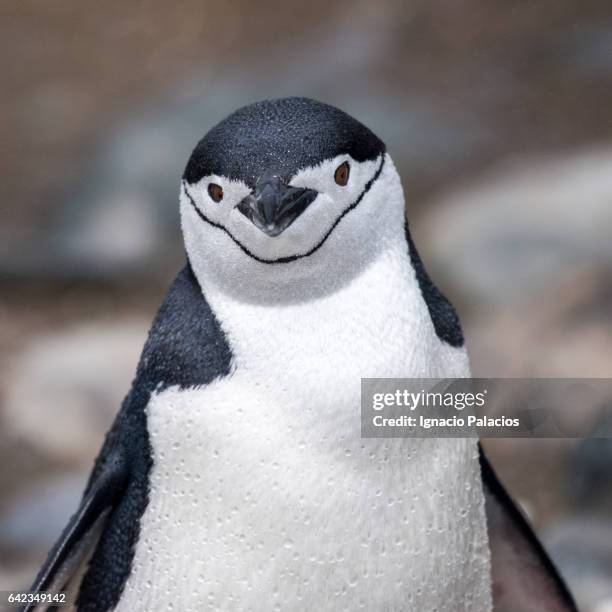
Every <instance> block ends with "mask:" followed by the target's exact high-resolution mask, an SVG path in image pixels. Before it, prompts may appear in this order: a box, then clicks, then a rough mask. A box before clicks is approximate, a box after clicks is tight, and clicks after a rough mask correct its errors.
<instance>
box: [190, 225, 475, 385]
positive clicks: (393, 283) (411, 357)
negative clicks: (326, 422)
mask: <svg viewBox="0 0 612 612" xmlns="http://www.w3.org/2000/svg"><path fill="white" fill-rule="evenodd" d="M202 280H204V282H202ZM202 280H200V283H201V286H202V290H203V293H204V295H205V297H206V299H207V300H208V302H209V304H210V305H211V307H212V309H213V311H214V312H215V315H216V317H217V319H218V320H219V323H220V325H221V327H222V329H223V330H224V332H225V333H226V335H227V336H228V340H229V345H230V347H231V350H232V354H233V358H234V366H235V368H236V369H237V370H239V371H241V372H245V371H246V372H249V373H251V374H252V375H253V376H254V377H255V379H257V380H259V381H266V384H267V383H269V385H270V386H273V385H274V384H278V381H283V384H288V385H296V386H297V387H301V386H304V387H305V388H308V387H309V386H312V385H314V386H316V387H319V388H321V387H323V386H325V385H326V384H329V385H330V387H331V388H332V389H338V388H341V387H342V385H343V384H350V385H351V387H353V386H356V387H355V388H357V387H358V386H359V381H360V378H362V377H418V376H423V375H427V376H449V377H450V376H464V375H466V374H467V359H466V358H465V357H464V354H465V351H463V349H461V350H460V351H457V350H454V349H453V350H452V351H451V353H452V354H450V353H449V349H451V347H448V345H445V344H443V343H441V342H440V341H439V339H438V338H437V336H436V334H435V330H434V328H433V324H432V322H431V319H430V316H429V312H428V310H427V306H426V304H425V302H424V300H423V297H422V295H421V291H420V288H419V285H418V281H417V279H416V274H415V271H414V268H413V267H412V264H411V261H410V258H409V255H408V247H407V244H406V241H405V238H404V237H403V236H402V239H401V240H399V239H398V240H390V241H388V242H387V243H386V246H385V248H384V249H382V250H381V251H380V252H379V253H378V254H377V256H376V257H375V258H373V259H372V260H371V261H370V262H369V263H368V265H366V266H365V267H363V269H362V270H361V271H360V272H359V273H358V274H354V275H353V276H352V278H351V279H350V281H349V282H347V283H345V284H344V285H342V286H341V287H339V288H338V289H337V290H335V291H333V292H330V293H324V294H322V295H320V296H318V297H314V298H313V297H311V299H308V300H305V301H301V302H299V301H295V302H290V301H286V302H283V301H280V302H279V303H277V304H269V303H253V302H250V301H244V300H240V299H237V298H236V297H235V296H233V295H231V294H227V293H225V292H224V291H222V290H221V289H219V288H218V287H216V286H215V285H213V284H209V285H207V284H206V282H205V279H202Z"/></svg>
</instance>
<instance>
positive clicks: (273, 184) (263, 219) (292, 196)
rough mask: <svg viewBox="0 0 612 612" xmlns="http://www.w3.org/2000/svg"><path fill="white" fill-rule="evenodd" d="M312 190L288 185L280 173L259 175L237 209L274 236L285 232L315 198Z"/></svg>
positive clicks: (315, 195) (258, 226)
mask: <svg viewBox="0 0 612 612" xmlns="http://www.w3.org/2000/svg"><path fill="white" fill-rule="evenodd" d="M317 195H318V194H317V192H316V191H314V190H313V189H302V188H299V187H290V186H289V185H286V184H285V183H283V181H282V179H281V177H280V176H277V175H274V174H271V175H265V176H262V177H261V178H260V179H259V180H258V181H257V184H256V185H255V191H254V192H253V193H252V194H250V195H248V196H246V198H243V199H242V200H241V201H240V202H239V203H238V205H237V206H236V208H237V209H238V210H239V211H240V212H241V213H242V214H243V215H244V216H245V217H246V218H247V219H248V220H249V221H251V222H252V223H253V225H255V227H257V228H258V229H260V230H261V231H262V232H264V233H265V234H267V235H268V236H271V237H275V236H278V235H279V234H281V233H282V232H284V231H285V230H286V229H287V228H288V227H289V226H290V225H291V224H292V223H293V222H294V221H295V220H296V219H297V218H298V217H299V216H300V215H301V214H302V213H303V212H304V211H305V210H306V208H308V206H309V205H310V204H311V203H312V202H313V201H314V199H315V198H316V197H317Z"/></svg>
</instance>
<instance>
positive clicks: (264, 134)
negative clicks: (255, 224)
mask: <svg viewBox="0 0 612 612" xmlns="http://www.w3.org/2000/svg"><path fill="white" fill-rule="evenodd" d="M384 152H385V145H384V143H383V142H382V141H381V140H380V139H379V138H378V137H377V136H376V135H375V134H374V133H372V132H371V131H370V130H369V129H368V128H367V127H365V126H364V125H363V124H362V123H360V122H359V121H357V120H356V119H354V118H353V117H351V116H350V115H347V114H346V113H345V112H343V111H341V110H340V109H338V108H335V107H334V106H330V105H329V104H324V103H323V102H318V101H316V100H311V99H309V98H282V99H277V100H264V101H262V102H256V103H254V104H250V105H249V106H245V107H243V108H240V109H238V110H237V111H235V112H234V113H232V114H231V115H229V116H228V117H227V118H226V119H224V120H223V121H221V123H219V124H217V125H216V126H215V127H213V128H212V129H211V130H210V131H209V132H208V133H207V134H206V136H204V138H202V140H201V141H200V142H199V143H198V145H197V146H196V148H195V149H194V151H193V153H192V155H191V158H190V159H189V162H188V163H187V167H186V169H185V172H184V175H183V178H184V179H185V181H186V182H187V183H189V184H194V183H197V182H198V181H199V180H200V179H201V178H202V177H204V176H207V175H212V174H216V175H219V176H225V177H227V178H230V179H239V180H241V181H244V182H245V183H246V184H247V185H248V186H249V187H251V188H253V187H254V186H255V184H256V182H257V179H258V178H259V177H261V176H262V175H264V174H266V173H271V172H272V173H274V174H276V175H278V176H280V177H282V178H283V179H284V180H289V178H290V177H291V176H293V175H294V174H295V173H296V172H297V171H298V170H300V169H301V168H306V167H308V166H316V165H317V164H320V163H321V162H323V161H325V160H327V159H332V158H334V157H336V156H337V155H341V154H348V155H350V156H351V157H352V158H353V159H354V160H356V161H358V162H362V161H366V160H371V159H376V158H377V157H378V156H379V155H380V154H382V153H384Z"/></svg>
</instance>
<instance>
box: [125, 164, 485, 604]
mask: <svg viewBox="0 0 612 612" xmlns="http://www.w3.org/2000/svg"><path fill="white" fill-rule="evenodd" d="M337 161H338V160H332V162H333V163H332V162H330V164H329V165H330V168H332V169H333V164H334V163H335V162H337ZM378 161H380V160H378ZM354 165H356V164H354ZM375 167H376V165H375V164H374V163H372V162H366V163H364V167H363V168H362V169H361V170H360V169H359V168H355V170H356V171H355V172H354V173H353V174H352V180H354V181H357V183H356V186H355V189H356V190H357V191H358V188H359V186H360V185H361V186H363V184H365V182H366V181H367V180H368V179H369V178H371V175H372V174H373V172H374V171H375ZM319 170H320V171H321V172H323V175H327V174H329V172H328V169H327V168H323V169H321V168H320V167H319ZM359 170H360V171H359ZM309 172H310V175H308V172H305V173H304V174H303V176H306V178H307V179H308V180H306V179H305V180H306V183H308V181H310V183H308V184H312V181H313V180H314V179H315V178H316V172H317V169H312V170H311V171H309ZM318 190H319V191H321V192H325V189H324V186H321V185H318ZM236 191H237V193H239V195H240V193H242V192H241V190H240V189H236ZM203 200H204V197H203V196H202V197H200V200H197V199H196V201H197V202H198V204H199V205H202V206H204V205H205V204H204V202H203ZM181 201H182V203H181V210H182V218H183V231H184V233H185V239H186V244H187V250H188V254H189V258H190V261H191V264H192V266H193V268H194V271H195V274H196V276H197V278H198V281H199V283H200V285H201V287H202V290H203V292H204V294H205V296H206V299H207V301H208V303H209V304H210V306H211V308H212V310H213V312H214V313H215V315H216V317H217V319H218V320H219V322H220V324H221V327H222V328H223V330H224V332H225V334H226V335H227V338H228V342H229V345H230V347H231V351H232V354H233V364H232V374H231V375H230V376H228V377H226V378H222V379H218V380H216V381H214V382H213V383H211V384H209V385H207V386H205V387H202V388H195V389H187V390H185V389H183V390H180V389H178V388H176V387H170V388H168V389H165V390H164V391H161V392H159V393H157V394H154V395H153V396H152V398H151V400H150V402H149V405H148V407H147V418H148V428H149V432H150V437H151V445H152V449H153V468H152V471H151V474H150V496H149V504H148V507H147V508H146V510H145V513H144V515H143V517H142V519H141V532H140V538H139V540H138V542H137V546H136V552H135V558H134V563H133V567H132V572H131V575H130V576H129V578H128V581H127V584H126V586H125V589H124V591H123V595H122V597H121V599H120V601H119V604H118V605H117V607H116V610H120V611H121V612H123V611H132V610H135V609H146V610H147V611H150V612H154V611H156V610H160V611H161V610H171V609H175V610H181V611H189V610H194V611H195V610H203V609H212V610H244V611H247V610H252V611H259V610H261V611H264V610H265V611H269V610H291V611H294V610H321V611H328V610H329V611H334V612H335V611H338V610H351V611H353V610H358V609H365V610H372V611H377V612H378V611H384V610H389V611H391V610H415V611H419V612H434V611H437V612H442V611H448V612H451V611H452V612H460V611H468V610H469V611H470V612H488V611H489V610H491V592H490V590H491V587H490V560H489V548H488V542H487V531H486V521H485V513H484V497H483V492H482V483H481V480H480V469H479V463H478V450H477V445H476V440H464V439H423V440H418V439H361V437H360V415H359V392H360V378H361V377H425V376H428V377H456V376H467V375H469V365H468V359H467V355H466V352H465V349H464V348H453V347H451V346H450V345H448V344H446V343H444V342H442V341H441V340H440V339H439V338H438V337H437V335H436V333H435V330H434V328H433V324H432V321H431V319H430V315H429V312H428V309H427V306H426V304H425V302H424V300H423V297H422V295H421V293H420V289H419V285H418V282H417V279H416V276H415V271H414V269H413V267H412V265H411V262H410V259H409V256H408V248H407V245H406V239H405V236H404V227H403V225H404V222H403V214H404V212H403V206H404V200H403V195H402V191H401V185H400V182H399V178H398V176H397V173H396V171H395V168H394V167H393V163H392V161H391V159H390V158H389V157H388V156H387V157H386V160H385V166H384V169H383V172H382V174H381V176H380V177H379V179H378V180H377V181H376V182H375V183H374V185H373V186H372V189H371V190H370V191H369V192H368V193H367V194H366V196H365V198H364V200H363V202H362V203H361V204H360V206H358V207H357V208H355V209H354V210H352V211H351V212H350V213H348V214H347V215H346V216H345V217H344V218H343V219H342V221H341V222H340V223H339V224H338V226H337V227H336V228H335V229H334V231H333V232H332V234H331V235H330V237H329V239H328V240H327V241H326V242H325V244H324V245H323V246H322V247H321V248H320V249H319V250H318V251H316V252H315V253H313V254H312V255H311V256H309V257H306V258H303V259H298V260H297V261H294V262H291V263H289V264H283V265H274V266H271V265H268V264H263V263H260V262H257V261H255V260H254V259H250V258H248V257H246V256H245V255H244V253H243V252H242V251H241V250H240V249H239V248H238V247H237V245H236V244H235V243H234V242H233V241H232V239H231V238H230V237H229V236H228V235H227V234H226V233H224V232H223V231H220V230H219V229H218V228H214V227H212V226H210V225H207V224H205V223H202V222H201V220H200V219H198V217H197V215H196V213H195V211H194V210H193V209H192V207H191V206H189V204H188V202H187V200H186V196H185V193H183V194H182V197H181ZM333 201H334V202H335V204H334V206H337V207H338V210H337V211H336V214H337V213H338V211H340V210H341V209H342V206H343V204H342V201H341V200H340V199H338V198H335V199H334V200H333ZM325 204H326V202H325V199H324V198H322V202H321V203H320V205H321V206H324V205H325ZM327 205H328V206H331V204H330V203H329V202H327ZM311 206H312V210H310V209H309V210H307V211H306V213H304V217H305V220H304V224H303V225H300V224H297V223H296V224H295V227H293V226H291V227H290V228H289V229H288V230H287V232H288V234H287V236H288V238H287V240H288V242H286V244H285V246H282V245H281V246H278V245H279V244H280V243H274V242H273V241H271V240H270V239H268V240H265V236H263V234H262V236H255V237H254V238H253V240H256V241H258V242H257V243H255V244H251V245H250V247H251V248H252V250H253V251H255V252H257V254H258V255H260V256H263V257H265V256H267V255H275V254H276V255H278V253H268V252H267V251H266V249H268V248H270V249H276V250H278V249H285V250H284V251H283V253H282V254H283V255H287V254H288V253H289V251H287V249H288V248H289V246H288V245H290V244H293V245H294V248H298V249H302V250H304V249H306V248H307V246H308V245H307V239H308V240H310V241H311V242H313V243H314V242H316V240H317V239H318V236H317V235H313V232H315V230H316V231H320V232H321V233H323V232H324V231H325V229H326V228H325V227H322V228H320V229H317V228H316V224H314V223H311V222H310V221H308V219H309V218H310V217H307V215H309V214H311V215H313V218H314V215H315V214H316V210H317V202H315V203H314V204H313V205H311ZM232 214H233V212H232V209H231V207H230V206H228V209H227V217H226V218H222V217H220V219H219V222H220V223H223V224H231V223H236V224H238V223H242V219H241V218H235V219H229V215H232ZM292 233H293V235H292ZM245 236H246V234H245ZM245 239H246V238H245ZM291 240H293V242H291ZM269 245H272V246H269ZM295 245H297V247H295ZM298 252H299V251H298ZM227 279H232V282H231V284H230V283H229V282H228V280H227ZM153 551H154V554H153Z"/></svg>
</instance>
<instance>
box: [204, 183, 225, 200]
mask: <svg viewBox="0 0 612 612" xmlns="http://www.w3.org/2000/svg"><path fill="white" fill-rule="evenodd" d="M208 195H209V196H210V197H211V198H212V200H213V202H220V201H221V200H222V199H223V187H221V185H217V184H216V183H210V185H208Z"/></svg>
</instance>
